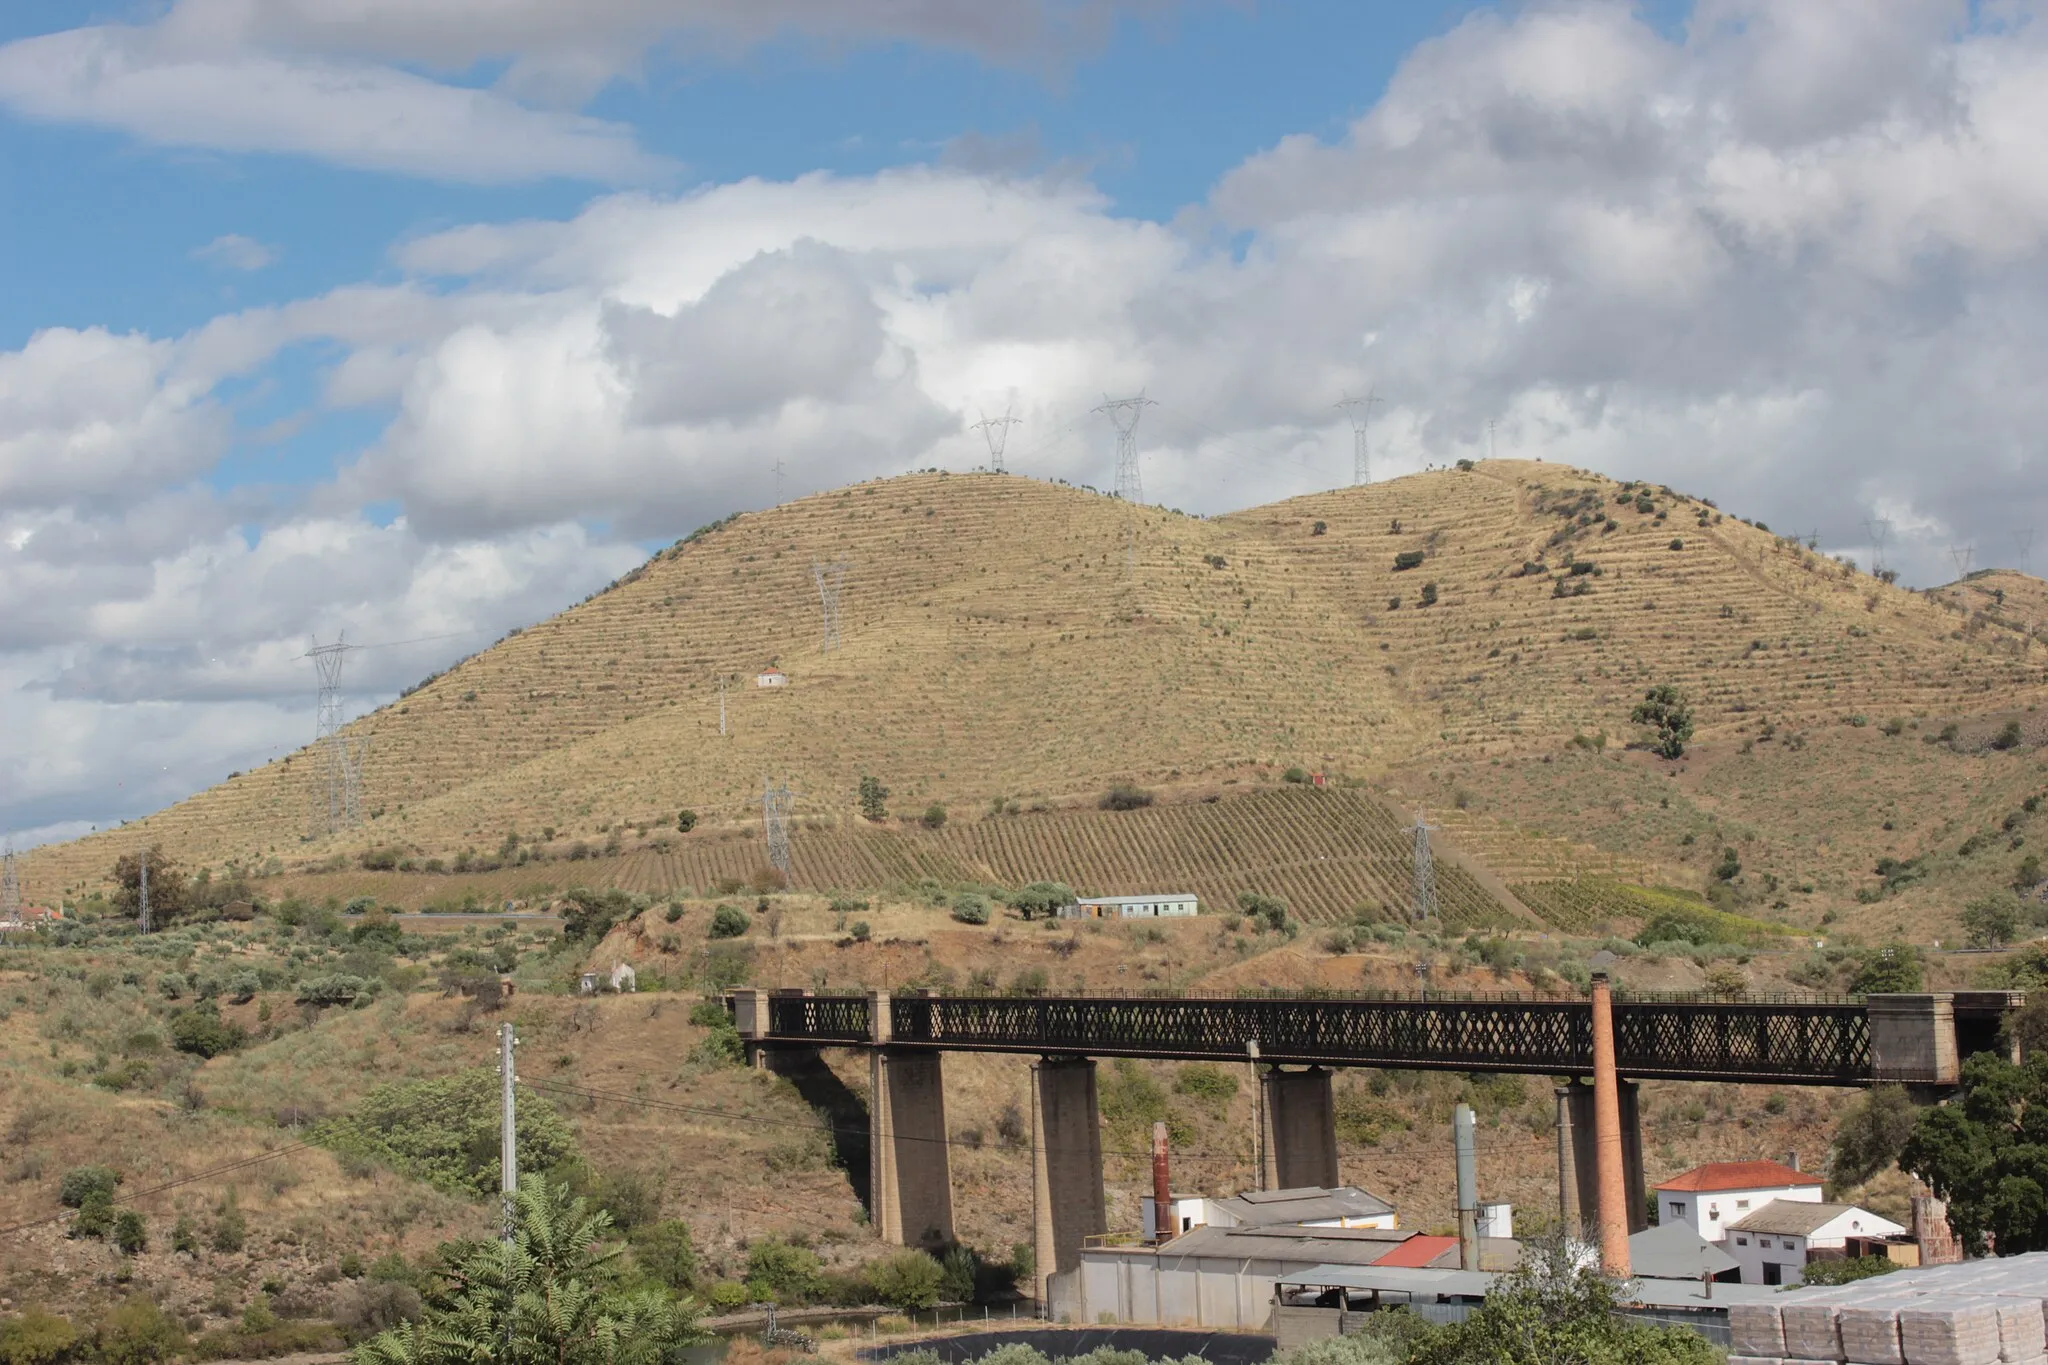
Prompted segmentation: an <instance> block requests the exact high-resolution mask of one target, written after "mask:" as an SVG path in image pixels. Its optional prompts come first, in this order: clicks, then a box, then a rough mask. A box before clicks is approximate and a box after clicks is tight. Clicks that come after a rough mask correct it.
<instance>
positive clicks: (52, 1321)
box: [0, 1304, 79, 1365]
mask: <svg viewBox="0 0 2048 1365" xmlns="http://www.w3.org/2000/svg"><path fill="white" fill-rule="evenodd" d="M78 1344H79V1331H78V1329H77V1328H76V1327H73V1326H72V1325H71V1320H70V1319H69V1318H64V1317H59V1316H58V1315H57V1314H55V1313H52V1312H50V1311H49V1310H48V1309H46V1308H43V1307H40V1306H38V1305H36V1304H30V1305H29V1306H28V1307H27V1308H24V1309H22V1310H21V1312H20V1313H19V1314H18V1315H17V1316H15V1317H11V1318H9V1319H7V1321H5V1322H0V1365H59V1363H60V1362H62V1361H65V1360H69V1359H70V1358H71V1357H72V1355H73V1353H74V1352H75V1351H76V1350H77V1348H78Z"/></svg>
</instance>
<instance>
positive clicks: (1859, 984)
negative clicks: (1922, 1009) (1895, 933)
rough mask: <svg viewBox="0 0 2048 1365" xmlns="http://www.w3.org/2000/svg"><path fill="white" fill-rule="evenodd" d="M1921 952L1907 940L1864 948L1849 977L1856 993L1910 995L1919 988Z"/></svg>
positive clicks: (1920, 987)
mask: <svg viewBox="0 0 2048 1365" xmlns="http://www.w3.org/2000/svg"><path fill="white" fill-rule="evenodd" d="M1922 980H1923V978H1922V975H1921V970H1920V952H1919V950H1918V949H1917V948H1915V947H1914V946H1913V945H1912V944H1910V943H1887V944H1886V945H1885V946H1884V947H1882V948H1872V949H1869V950H1868V951H1866V952H1865V953H1864V954H1863V955H1862V957H1861V959H1860V960H1859V961H1858V963H1857V966H1856V974H1855V976H1853V977H1851V978H1850V980H1849V989H1850V990H1852V991H1854V992H1855V993H1856V994H1858V995H1912V994H1916V993H1917V992H1919V991H1920V990H1921V989H1922V985H1921V983H1922Z"/></svg>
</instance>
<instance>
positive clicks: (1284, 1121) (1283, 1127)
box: [1264, 1066, 1343, 1190]
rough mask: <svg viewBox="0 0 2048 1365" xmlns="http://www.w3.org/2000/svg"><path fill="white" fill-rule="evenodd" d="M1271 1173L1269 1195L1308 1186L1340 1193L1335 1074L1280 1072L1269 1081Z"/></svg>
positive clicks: (1316, 1068)
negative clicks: (1332, 1078)
mask: <svg viewBox="0 0 2048 1365" xmlns="http://www.w3.org/2000/svg"><path fill="white" fill-rule="evenodd" d="M1264 1085H1265V1088H1266V1142H1265V1148H1266V1171H1265V1186H1266V1188H1267V1189H1269V1190H1294V1189H1302V1188H1304V1187H1307V1186H1311V1185H1312V1186H1316V1187H1317V1188H1320V1189H1334V1188H1335V1187H1336V1186H1338V1185H1340V1184H1342V1183H1343V1182H1342V1181H1341V1180H1339V1179H1338V1177H1337V1110H1336V1105H1335V1102H1334V1100H1333V1098H1332V1096H1331V1092H1330V1073H1329V1072H1328V1071H1326V1070H1324V1069H1323V1068H1322V1067H1319V1066H1314V1067H1310V1068H1308V1069H1307V1070H1306V1071H1285V1070H1282V1069H1281V1068H1279V1067H1277V1066H1276V1067H1274V1068H1273V1069H1272V1070H1270V1071H1268V1072H1267V1073H1266V1075H1265V1080H1264Z"/></svg>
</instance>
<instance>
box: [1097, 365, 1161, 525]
mask: <svg viewBox="0 0 2048 1365" xmlns="http://www.w3.org/2000/svg"><path fill="white" fill-rule="evenodd" d="M1158 406H1159V405H1158V404H1157V403H1155V402H1153V401H1152V400H1151V399H1150V398H1147V397H1146V396H1145V391H1144V390H1143V389H1140V390H1139V391H1138V396H1137V397H1136V398H1111V397H1110V396H1109V395H1108V394H1104V395H1102V406H1101V407H1099V408H1097V409H1095V411H1097V412H1099V413H1101V414H1103V415H1104V416H1105V417H1107V418H1109V420H1110V423H1111V424H1112V425H1113V426H1115V427H1116V495H1117V496H1118V497H1120V498H1122V499H1123V500H1124V501H1125V502H1143V501H1144V500H1145V485H1144V482H1143V480H1141V479H1140V478H1139V477H1138V419H1139V418H1140V417H1142V416H1144V415H1145V409H1146V408H1148V407H1158Z"/></svg>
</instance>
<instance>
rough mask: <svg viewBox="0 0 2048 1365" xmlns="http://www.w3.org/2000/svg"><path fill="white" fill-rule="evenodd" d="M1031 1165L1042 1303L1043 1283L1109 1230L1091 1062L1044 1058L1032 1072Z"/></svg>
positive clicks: (1077, 1259) (1034, 1237)
mask: <svg viewBox="0 0 2048 1365" xmlns="http://www.w3.org/2000/svg"><path fill="white" fill-rule="evenodd" d="M1031 1165H1032V1182H1031V1184H1032V1203H1033V1206H1034V1207H1033V1210H1032V1214H1033V1216H1032V1246H1033V1249H1034V1252H1035V1254H1036V1257H1037V1262H1038V1279H1039V1285H1040V1292H1039V1298H1040V1300H1041V1301H1045V1300H1046V1294H1045V1290H1044V1285H1045V1281H1046V1278H1047V1277H1048V1276H1052V1275H1058V1274H1062V1273H1064V1272H1066V1271H1069V1270H1073V1269H1075V1268H1076V1267H1078V1266H1079V1265H1080V1264H1081V1243H1082V1241H1083V1239H1084V1238H1088V1237H1095V1236H1100V1235H1101V1234H1102V1233H1105V1232H1107V1231H1108V1230H1109V1220H1108V1216H1107V1214H1106V1213H1105V1211H1104V1208H1103V1202H1102V1120H1101V1115H1100V1111H1099V1110H1098V1108H1097V1106H1096V1098H1095V1063H1094V1062H1093V1061H1091V1060H1089V1059H1088V1058H1085V1057H1062V1058H1047V1059H1045V1060H1044V1061H1041V1062H1039V1063H1037V1064H1036V1065H1035V1066H1033V1067H1032V1068H1031ZM1088 1320H1089V1321H1093V1319H1092V1318H1090V1319H1088Z"/></svg>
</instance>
